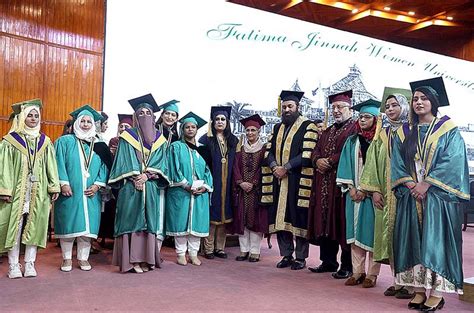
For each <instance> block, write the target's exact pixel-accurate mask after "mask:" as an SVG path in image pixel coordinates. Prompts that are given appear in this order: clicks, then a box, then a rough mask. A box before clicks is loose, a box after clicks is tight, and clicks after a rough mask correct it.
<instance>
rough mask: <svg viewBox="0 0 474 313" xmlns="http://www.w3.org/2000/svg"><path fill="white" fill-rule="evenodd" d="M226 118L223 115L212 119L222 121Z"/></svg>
mask: <svg viewBox="0 0 474 313" xmlns="http://www.w3.org/2000/svg"><path fill="white" fill-rule="evenodd" d="M226 120H227V119H226V118H225V117H216V118H215V119H214V121H216V122H218V121H223V122H225V121H226Z"/></svg>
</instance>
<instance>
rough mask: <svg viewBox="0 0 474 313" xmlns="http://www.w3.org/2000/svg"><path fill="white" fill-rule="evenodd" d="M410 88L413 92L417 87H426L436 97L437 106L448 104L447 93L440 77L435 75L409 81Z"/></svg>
mask: <svg viewBox="0 0 474 313" xmlns="http://www.w3.org/2000/svg"><path fill="white" fill-rule="evenodd" d="M410 88H411V91H412V93H415V90H416V89H418V88H425V89H428V90H429V91H430V92H431V93H432V94H433V95H434V96H435V97H437V98H438V101H439V106H442V107H444V106H448V105H449V100H448V94H447V93H446V88H445V87H444V82H443V78H442V77H435V78H430V79H424V80H419V81H416V82H411V83H410ZM420 91H421V90H420Z"/></svg>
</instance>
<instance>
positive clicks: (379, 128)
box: [373, 113, 382, 141]
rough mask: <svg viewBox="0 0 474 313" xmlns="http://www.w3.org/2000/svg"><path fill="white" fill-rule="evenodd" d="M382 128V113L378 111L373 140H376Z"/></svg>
mask: <svg viewBox="0 0 474 313" xmlns="http://www.w3.org/2000/svg"><path fill="white" fill-rule="evenodd" d="M381 130H382V113H379V115H378V116H377V126H376V127H375V135H374V139H373V140H374V141H375V140H377V139H378V138H379V136H380V131H381Z"/></svg>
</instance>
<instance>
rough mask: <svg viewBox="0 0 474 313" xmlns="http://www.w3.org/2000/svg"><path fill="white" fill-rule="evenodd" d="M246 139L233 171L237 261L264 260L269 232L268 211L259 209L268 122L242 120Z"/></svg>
mask: <svg viewBox="0 0 474 313" xmlns="http://www.w3.org/2000/svg"><path fill="white" fill-rule="evenodd" d="M240 122H241V123H242V125H244V127H245V137H244V138H242V142H241V143H240V144H239V145H238V146H237V152H236V155H235V161H234V167H233V197H234V199H233V200H234V201H233V204H234V219H233V229H234V233H237V234H239V244H240V255H239V256H238V257H236V258H235V259H236V260H237V261H245V260H247V259H248V260H249V262H258V261H259V259H260V242H261V241H262V237H263V234H264V233H267V232H268V213H267V209H266V208H265V207H263V206H261V205H259V201H258V200H259V194H258V193H259V191H260V179H261V177H260V171H261V167H262V164H263V160H264V154H265V149H264V146H263V143H262V142H261V141H260V137H259V134H260V128H261V127H262V126H263V125H265V122H264V121H263V120H262V119H261V117H260V116H259V115H258V114H255V115H252V116H250V117H247V118H244V119H242V120H240Z"/></svg>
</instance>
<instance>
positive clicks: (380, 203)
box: [372, 191, 385, 210]
mask: <svg viewBox="0 0 474 313" xmlns="http://www.w3.org/2000/svg"><path fill="white" fill-rule="evenodd" d="M372 202H373V203H374V206H375V207H376V208H377V209H379V210H383V207H384V205H385V202H384V200H383V195H382V194H381V193H380V192H377V191H376V192H374V193H373V194H372Z"/></svg>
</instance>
